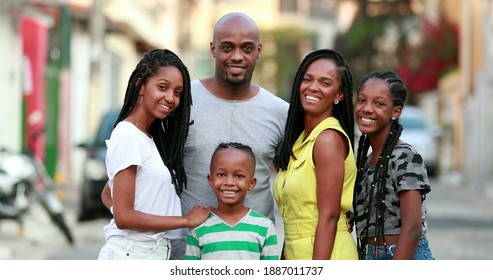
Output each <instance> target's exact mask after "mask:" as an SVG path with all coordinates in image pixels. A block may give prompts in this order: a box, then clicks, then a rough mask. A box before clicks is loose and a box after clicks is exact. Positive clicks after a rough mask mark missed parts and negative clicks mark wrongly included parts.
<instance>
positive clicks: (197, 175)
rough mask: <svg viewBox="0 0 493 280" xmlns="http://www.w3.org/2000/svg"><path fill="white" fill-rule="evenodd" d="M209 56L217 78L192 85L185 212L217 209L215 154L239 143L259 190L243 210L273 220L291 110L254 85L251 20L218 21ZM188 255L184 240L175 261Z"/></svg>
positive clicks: (256, 49) (257, 46) (230, 17)
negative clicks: (277, 170)
mask: <svg viewBox="0 0 493 280" xmlns="http://www.w3.org/2000/svg"><path fill="white" fill-rule="evenodd" d="M210 51H211V55H212V57H213V58H214V59H215V73H214V76H212V77H209V78H205V79H200V80H195V81H193V82H192V100H193V106H192V109H191V119H192V121H193V123H192V125H191V126H190V131H189V135H188V139H187V143H186V145H185V153H184V165H185V171H186V173H187V188H186V189H185V190H184V191H183V193H182V194H181V204H182V212H183V214H186V213H188V211H189V210H190V209H191V207H193V205H195V204H201V205H203V206H210V205H212V206H215V205H217V201H216V196H215V195H214V192H213V191H212V189H211V187H210V186H209V183H208V182H207V174H208V173H209V165H210V159H211V156H212V153H213V152H214V149H215V148H216V147H217V145H218V144H219V143H221V142H240V143H243V144H246V145H249V146H250V147H252V149H253V152H254V153H255V157H256V159H257V168H256V173H255V176H256V177H257V185H256V186H255V188H254V189H253V190H252V191H250V192H249V193H248V195H247V197H246V201H245V205H246V206H247V207H250V208H252V209H253V210H255V211H257V212H259V213H261V214H263V215H265V216H267V217H270V218H271V219H272V220H273V221H274V209H275V205H274V199H273V197H272V193H271V188H270V174H271V171H272V163H273V160H274V157H275V151H276V149H277V146H278V145H279V144H280V143H281V140H282V137H283V133H284V126H285V122H286V118H287V111H288V106H289V105H288V103H287V102H285V101H283V100H282V99H280V98H279V97H276V96H274V95H273V94H271V93H270V92H268V91H266V90H265V89H263V88H261V87H260V86H258V85H253V84H251V80H252V76H253V71H254V69H255V64H256V61H257V59H259V58H260V54H261V51H262V44H261V43H260V40H259V31H258V28H257V25H256V24H255V22H254V21H253V20H252V19H251V18H250V17H248V16H246V15H244V14H242V13H230V14H226V15H225V16H223V17H222V18H221V19H219V21H217V23H216V25H215V27H214V34H213V38H212V42H211V43H210ZM184 234H186V233H185V232H184ZM184 250H185V242H184V240H177V241H176V242H173V249H172V259H182V258H183V255H184Z"/></svg>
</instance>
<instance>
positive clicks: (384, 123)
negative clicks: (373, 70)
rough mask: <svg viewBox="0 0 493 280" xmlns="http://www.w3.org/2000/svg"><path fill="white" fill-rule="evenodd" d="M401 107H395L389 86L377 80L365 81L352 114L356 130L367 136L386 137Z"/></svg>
mask: <svg viewBox="0 0 493 280" xmlns="http://www.w3.org/2000/svg"><path fill="white" fill-rule="evenodd" d="M401 111H402V106H395V105H394V100H393V98H392V95H391V94H390V92H389V85H388V84H387V83H386V82H385V81H383V80H381V79H377V78H371V79H369V80H367V81H366V82H365V83H364V84H363V85H362V86H361V88H360V90H359V92H358V95H357V99H356V105H355V107H354V114H355V117H356V122H357V123H358V128H359V130H360V131H361V133H363V134H367V135H369V136H375V135H382V136H384V137H386V136H387V134H388V132H389V130H390V127H391V125H392V121H393V120H395V119H397V118H398V117H399V115H400V113H401Z"/></svg>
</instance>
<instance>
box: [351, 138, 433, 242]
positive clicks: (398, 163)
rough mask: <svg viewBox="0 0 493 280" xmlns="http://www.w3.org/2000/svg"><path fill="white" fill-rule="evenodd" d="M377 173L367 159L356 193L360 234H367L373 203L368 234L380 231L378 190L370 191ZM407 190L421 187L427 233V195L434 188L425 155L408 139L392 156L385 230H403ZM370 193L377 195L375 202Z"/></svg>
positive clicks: (423, 226) (387, 186)
mask: <svg viewBox="0 0 493 280" xmlns="http://www.w3.org/2000/svg"><path fill="white" fill-rule="evenodd" d="M370 157H371V155H370V156H368V158H367V160H369V159H370ZM374 173H375V167H374V166H370V165H368V161H367V162H366V166H365V171H364V173H363V174H364V175H363V177H362V178H361V182H360V186H359V187H360V191H359V192H358V193H357V194H356V198H355V199H356V210H357V213H358V216H359V217H360V218H358V217H356V219H355V222H356V232H357V236H358V237H363V236H364V234H365V233H364V232H365V229H366V227H367V221H366V217H368V210H369V209H370V207H371V219H370V223H369V225H368V237H373V236H375V235H376V229H375V219H376V203H375V200H376V199H375V193H370V192H369V190H370V189H371V188H372V187H371V185H372V182H373V177H374ZM405 190H420V191H421V224H422V229H423V234H425V233H426V229H427V223H426V204H425V198H426V194H427V193H428V192H430V191H431V188H430V183H429V181H428V175H427V172H426V167H425V165H424V162H423V158H422V157H421V155H420V154H419V153H418V152H417V151H416V150H415V149H414V147H412V146H411V145H409V144H407V143H403V144H398V145H396V146H395V148H394V150H393V151H392V155H391V157H390V160H389V167H388V172H387V181H386V189H385V212H384V221H385V222H384V234H400V232H401V227H402V222H401V210H400V200H399V192H400V191H405ZM375 191H376V190H374V192H375ZM370 196H373V199H371V201H372V205H369V203H370Z"/></svg>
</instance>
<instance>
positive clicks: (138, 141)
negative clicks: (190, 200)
mask: <svg viewBox="0 0 493 280" xmlns="http://www.w3.org/2000/svg"><path fill="white" fill-rule="evenodd" d="M106 146H107V147H108V151H107V154H106V169H107V173H108V178H109V186H110V189H111V196H113V182H114V178H115V175H116V174H117V173H118V172H120V171H121V170H123V169H125V168H127V167H129V166H131V165H136V166H137V176H136V182H135V202H134V208H135V210H137V211H140V212H144V213H149V214H154V215H159V216H181V206H180V198H179V197H178V195H177V194H176V191H175V187H174V185H173V183H172V181H171V174H170V172H169V170H168V168H167V167H166V166H165V165H164V163H163V160H162V159H161V156H160V154H159V152H158V150H157V148H156V145H155V144H154V141H153V140H152V139H151V138H149V137H148V136H147V135H146V134H145V133H144V132H142V131H140V130H139V129H138V128H137V127H136V126H134V125H133V124H132V123H130V122H127V121H121V122H119V123H118V124H117V126H116V127H115V129H114V130H113V132H112V133H111V137H110V139H109V140H106ZM111 212H112V213H113V208H111ZM179 233H180V232H179V230H169V231H163V232H149V231H136V230H122V229H119V228H118V227H117V226H116V224H115V221H114V219H111V221H110V223H109V224H108V225H106V226H105V227H104V234H105V238H106V240H108V238H109V237H110V236H114V235H120V236H126V237H127V238H129V239H133V240H139V241H144V240H159V239H162V238H170V239H174V238H178V237H179Z"/></svg>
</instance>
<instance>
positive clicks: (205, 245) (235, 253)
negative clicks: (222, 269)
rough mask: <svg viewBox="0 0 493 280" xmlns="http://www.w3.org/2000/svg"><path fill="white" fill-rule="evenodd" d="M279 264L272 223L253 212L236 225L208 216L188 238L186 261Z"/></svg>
mask: <svg viewBox="0 0 493 280" xmlns="http://www.w3.org/2000/svg"><path fill="white" fill-rule="evenodd" d="M200 259H202V260H278V259H279V252H278V247H277V236H276V230H275V227H274V223H273V222H272V221H271V220H270V219H269V218H267V217H265V216H263V215H262V214H259V213H257V212H255V211H253V210H251V209H250V210H249V211H248V213H247V214H246V215H245V216H244V217H243V218H242V219H241V220H240V221H238V223H236V224H235V225H229V224H228V223H226V222H225V221H224V220H223V219H221V218H220V217H219V216H217V215H215V214H214V213H211V215H210V216H209V218H208V219H207V220H206V221H205V222H204V223H203V224H201V225H200V226H198V227H196V228H195V229H193V230H191V231H190V234H189V235H188V236H187V247H186V252H185V260H200Z"/></svg>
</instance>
